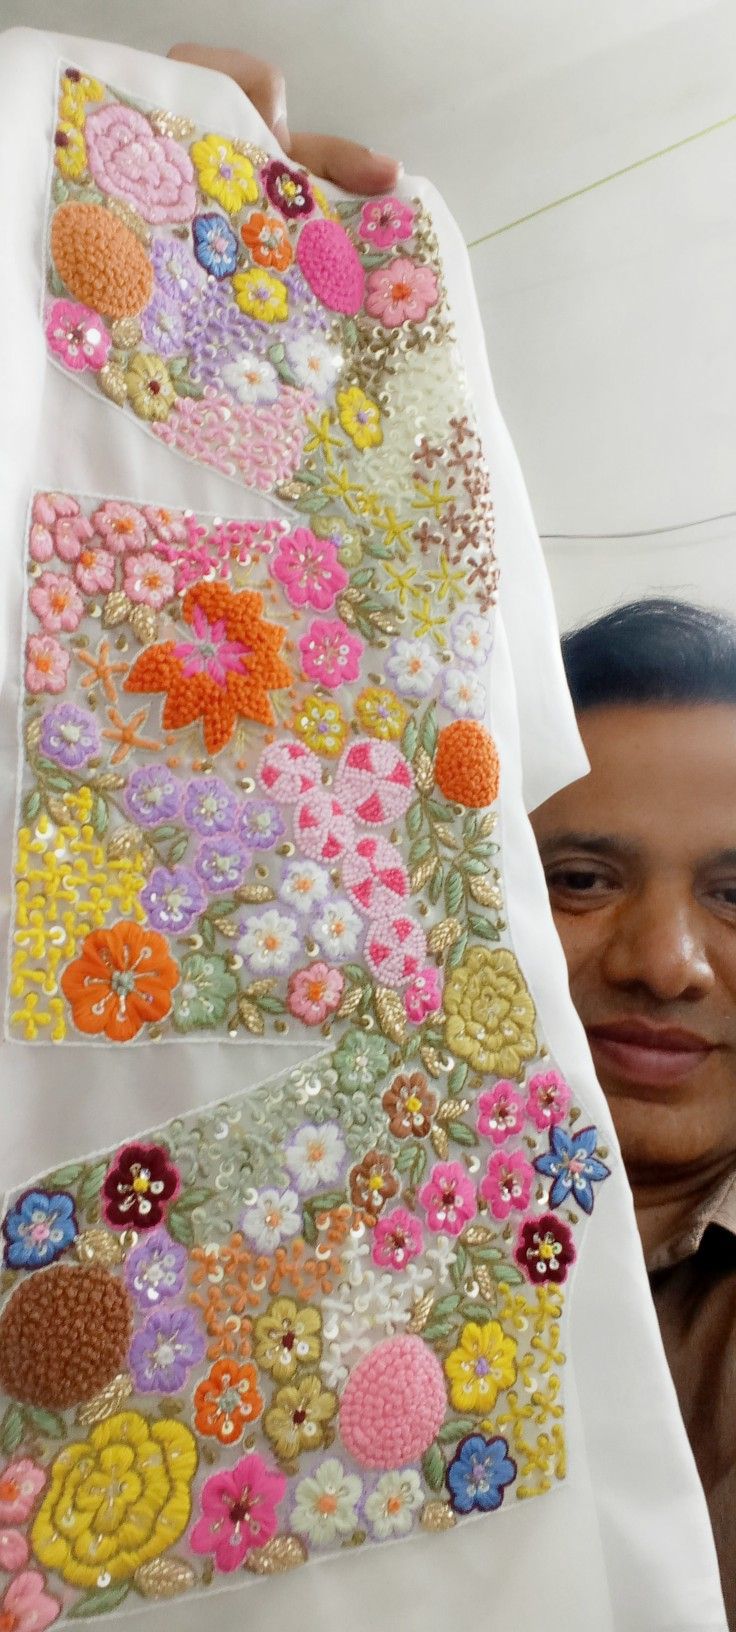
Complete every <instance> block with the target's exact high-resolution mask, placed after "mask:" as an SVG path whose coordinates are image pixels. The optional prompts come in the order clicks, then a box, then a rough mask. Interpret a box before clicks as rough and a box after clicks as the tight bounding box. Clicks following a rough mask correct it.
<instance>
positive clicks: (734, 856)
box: [701, 846, 736, 867]
mask: <svg viewBox="0 0 736 1632" xmlns="http://www.w3.org/2000/svg"><path fill="white" fill-rule="evenodd" d="M701 866H702V867H736V847H734V846H732V847H731V849H730V850H713V851H711V854H710V855H708V856H704V857H703V860H702V862H701Z"/></svg>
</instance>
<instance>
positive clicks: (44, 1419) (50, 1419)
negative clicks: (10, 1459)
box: [25, 1405, 66, 1439]
mask: <svg viewBox="0 0 736 1632" xmlns="http://www.w3.org/2000/svg"><path fill="white" fill-rule="evenodd" d="M25 1411H26V1421H27V1422H29V1423H32V1424H33V1427H34V1428H37V1429H38V1432H39V1434H45V1435H46V1438H47V1439H66V1423H65V1422H64V1418H63V1417H57V1416H56V1414H55V1413H54V1412H53V1411H42V1409H41V1407H40V1406H38V1405H27V1406H26V1408H25Z"/></svg>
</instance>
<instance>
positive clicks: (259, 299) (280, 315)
mask: <svg viewBox="0 0 736 1632" xmlns="http://www.w3.org/2000/svg"><path fill="white" fill-rule="evenodd" d="M233 289H234V291H235V299H236V301H237V303H238V306H239V307H240V310H241V312H246V313H247V315H248V317H257V318H259V319H260V321H261V323H280V322H282V320H283V319H284V318H285V317H288V315H289V303H288V300H287V298H286V288H285V286H284V284H283V283H282V282H281V279H280V278H277V277H275V276H274V274H273V272H266V271H264V269H263V268H262V267H260V266H253V267H251V269H250V271H249V272H236V274H235V277H234V278H233Z"/></svg>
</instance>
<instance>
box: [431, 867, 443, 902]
mask: <svg viewBox="0 0 736 1632" xmlns="http://www.w3.org/2000/svg"><path fill="white" fill-rule="evenodd" d="M444 882H445V872H444V868H443V867H437V868H436V870H435V872H433V874H432V877H431V878H430V881H429V888H428V890H427V894H428V896H429V899H430V901H431V903H432V906H433V907H436V905H437V902H438V901H439V899H440V896H441V894H442V890H443V887H444Z"/></svg>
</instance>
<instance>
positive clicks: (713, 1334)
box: [647, 1174, 736, 1632]
mask: <svg viewBox="0 0 736 1632" xmlns="http://www.w3.org/2000/svg"><path fill="white" fill-rule="evenodd" d="M647 1267H648V1270H649V1280H650V1284H651V1288H652V1295H653V1297H654V1303H655V1306H656V1310H657V1315H658V1317H659V1324H660V1328H661V1332H662V1340H663V1342H664V1347H665V1353H666V1355H667V1359H668V1361H669V1365H670V1370H671V1372H672V1376H673V1378H674V1381H675V1388H676V1389H677V1395H678V1399H679V1401H680V1410H681V1411H682V1415H683V1419H684V1422H685V1427H686V1429H687V1432H688V1436H689V1439H690V1444H691V1445H692V1448H693V1452H694V1455H695V1460H696V1462H697V1465H698V1471H699V1473H700V1477H701V1479H702V1481H703V1487H704V1489H705V1495H706V1499H707V1502H708V1507H709V1509H710V1517H711V1522H712V1525H713V1534H714V1536H715V1542H716V1547H717V1549H718V1558H719V1562H720V1566H721V1579H722V1582H723V1593H724V1597H725V1600H726V1610H727V1613H728V1621H729V1626H730V1627H731V1628H732V1629H734V1632H736V1174H732V1175H731V1177H730V1178H729V1179H728V1180H727V1181H725V1182H724V1183H723V1184H722V1185H721V1186H720V1187H719V1188H718V1190H716V1191H715V1192H714V1193H713V1194H712V1195H711V1196H710V1197H709V1198H708V1200H707V1201H706V1202H705V1203H704V1204H703V1205H702V1206H701V1207H700V1208H699V1209H698V1210H697V1211H696V1212H695V1213H693V1215H692V1218H691V1219H690V1221H689V1224H688V1228H687V1230H686V1232H685V1233H684V1234H681V1235H678V1237H677V1239H676V1240H673V1241H671V1242H668V1244H667V1245H666V1246H664V1247H660V1248H658V1249H657V1251H656V1252H655V1253H653V1254H652V1256H651V1258H650V1260H649V1263H648V1266H647Z"/></svg>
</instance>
